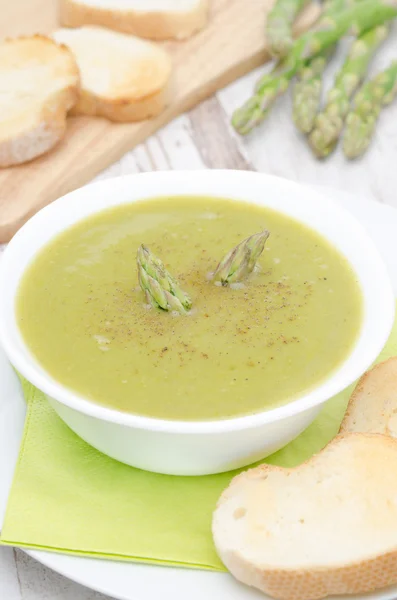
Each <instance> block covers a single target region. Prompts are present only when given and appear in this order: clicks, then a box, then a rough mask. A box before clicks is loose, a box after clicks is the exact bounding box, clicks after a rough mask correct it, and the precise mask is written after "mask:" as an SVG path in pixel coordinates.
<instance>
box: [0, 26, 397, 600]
mask: <svg viewBox="0 0 397 600" xmlns="http://www.w3.org/2000/svg"><path fill="white" fill-rule="evenodd" d="M341 55H342V53H340V55H339V56H338V57H336V58H335V61H334V66H335V67H336V68H337V65H338V61H339V62H340V59H341ZM391 57H394V58H397V27H396V28H395V29H394V32H393V35H392V37H391V38H390V40H389V41H388V42H387V44H385V47H384V50H382V52H381V56H380V57H379V58H378V59H377V60H376V61H375V62H374V65H373V70H374V71H376V70H377V68H379V67H382V66H386V65H387V64H388V62H389V60H390V58H391ZM257 77H258V73H252V74H250V75H249V76H247V77H245V78H243V79H241V80H239V81H237V82H236V83H234V84H233V85H231V86H229V87H228V88H227V89H225V90H223V91H222V92H220V93H218V95H217V97H215V98H212V99H210V100H208V101H206V102H204V103H203V104H202V105H200V106H199V107H198V108H196V109H195V110H193V111H192V112H191V113H189V114H186V115H184V116H182V117H180V118H178V119H177V120H176V121H174V122H173V123H171V124H170V125H168V126H167V127H165V128H164V129H163V130H162V131H160V132H159V133H158V134H157V135H156V136H154V137H152V138H151V139H149V140H148V141H147V142H146V143H145V144H143V145H142V146H139V147H138V148H136V149H135V150H134V151H132V152H129V153H128V154H126V155H125V156H124V157H123V158H122V160H120V161H119V162H118V163H116V164H115V165H113V166H112V167H111V168H109V169H108V170H107V171H106V172H104V173H102V174H101V175H100V176H99V177H98V179H101V178H106V177H114V176H117V175H121V174H124V173H136V172H141V171H151V170H168V169H202V168H205V167H207V168H226V169H250V170H258V171H263V172H266V173H271V174H274V175H279V176H282V177H287V178H289V179H293V180H295V181H299V182H303V183H310V184H320V185H327V186H331V187H335V188H339V189H342V190H345V191H350V192H353V193H355V194H358V195H361V196H363V197H368V198H372V199H373V200H376V201H378V202H384V203H387V204H391V205H393V206H395V207H396V208H397V102H396V103H395V104H394V106H392V107H390V108H389V109H387V111H385V112H384V114H383V116H382V119H381V122H380V123H379V127H378V129H377V135H376V138H375V140H374V142H373V144H372V147H371V149H370V151H369V152H368V153H367V155H366V156H365V157H364V158H363V159H361V160H359V161H357V162H353V163H351V162H347V161H346V160H345V159H344V157H343V155H342V153H341V152H340V151H338V152H336V153H335V154H334V155H333V156H332V157H331V158H330V159H329V160H327V161H325V162H318V161H317V160H315V159H314V158H313V156H312V155H311V152H310V150H309V149H308V147H307V145H306V143H305V140H304V139H302V137H301V136H300V135H299V134H298V133H297V132H296V131H295V129H294V127H293V125H292V123H291V118H290V99H289V97H285V98H283V99H282V101H280V102H279V105H278V106H277V107H276V108H275V110H274V111H273V113H272V115H271V117H270V119H269V120H268V121H266V122H265V123H264V124H263V125H262V127H261V128H260V129H259V130H258V131H256V132H255V133H254V134H253V135H251V136H250V137H249V138H244V139H241V138H238V137H237V136H236V135H235V134H234V132H233V131H232V130H231V128H230V125H229V120H230V115H231V113H232V111H233V109H234V108H236V107H237V106H238V105H239V104H240V103H241V102H242V101H243V100H245V99H246V97H247V95H248V94H249V93H250V90H251V89H252V86H253V83H254V81H255V80H256V78H257ZM331 81H332V73H330V74H329V82H331ZM101 599H102V600H104V599H105V596H103V595H101V594H98V593H97V592H93V591H91V590H88V589H86V588H83V587H82V586H79V585H77V584H75V583H73V582H71V581H69V580H67V579H65V578H64V577H62V576H60V575H58V574H56V573H53V572H52V571H50V570H49V569H47V568H45V567H43V566H41V565H40V564H39V563H37V562H35V561H34V560H33V559H31V558H29V557H28V556H27V555H26V554H24V553H23V552H21V551H20V550H12V549H5V548H1V549H0V600H101ZM153 600H155V599H153Z"/></svg>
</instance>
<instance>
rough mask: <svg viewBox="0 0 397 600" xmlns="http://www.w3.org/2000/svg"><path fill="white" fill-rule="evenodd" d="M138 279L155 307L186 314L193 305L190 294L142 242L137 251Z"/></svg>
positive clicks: (148, 300) (149, 301)
mask: <svg viewBox="0 0 397 600" xmlns="http://www.w3.org/2000/svg"><path fill="white" fill-rule="evenodd" d="M137 265H138V279H139V283H140V286H141V288H142V290H143V291H144V292H145V296H146V300H147V302H148V304H151V305H152V306H153V307H154V308H161V309H163V310H167V311H177V312H179V313H181V314H186V313H187V312H188V311H189V310H190V309H191V307H192V301H191V300H190V298H189V296H188V295H187V294H186V293H185V292H184V291H183V290H181V288H180V287H179V285H178V284H177V282H176V281H175V279H174V278H173V277H172V276H171V275H170V274H169V273H168V271H167V270H166V268H165V267H164V265H163V263H162V262H161V260H160V259H159V258H157V257H156V256H155V255H154V254H152V253H151V252H150V250H149V248H147V247H146V246H144V245H143V244H142V246H140V247H139V248H138V252H137Z"/></svg>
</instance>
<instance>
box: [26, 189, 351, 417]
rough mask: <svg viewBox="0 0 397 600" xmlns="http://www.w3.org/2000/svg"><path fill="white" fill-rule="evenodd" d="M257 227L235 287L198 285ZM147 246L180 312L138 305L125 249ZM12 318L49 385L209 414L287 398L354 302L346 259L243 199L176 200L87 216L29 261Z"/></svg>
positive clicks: (328, 356)
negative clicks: (176, 292) (261, 245)
mask: <svg viewBox="0 0 397 600" xmlns="http://www.w3.org/2000/svg"><path fill="white" fill-rule="evenodd" d="M263 228H266V229H268V230H269V231H270V237H269V239H268V241H267V242H266V246H265V250H264V252H263V254H262V256H261V258H260V259H259V265H260V270H259V272H257V273H254V274H253V275H252V276H251V278H250V279H249V280H248V281H247V282H246V284H245V287H243V288H241V289H231V288H230V287H218V286H216V285H214V283H212V282H210V281H208V273H209V272H211V271H213V270H214V269H215V267H216V266H217V264H218V262H219V260H220V259H221V258H223V256H224V255H225V253H226V252H227V251H228V250H230V249H231V248H233V247H234V246H235V245H236V244H238V243H239V242H241V241H242V240H243V239H244V238H246V237H247V236H249V235H250V234H252V233H256V232H257V231H260V230H261V229H263ZM142 243H144V244H145V245H147V246H148V247H149V248H150V249H151V251H152V252H154V253H155V254H156V255H157V256H158V257H159V258H161V259H162V260H163V261H164V263H165V265H166V267H167V269H168V270H169V271H170V272H171V273H172V274H173V276H174V277H175V278H176V279H177V280H178V282H179V284H180V286H181V287H182V288H183V289H184V290H185V291H186V292H188V293H189V294H190V296H191V298H192V301H193V310H192V313H191V314H189V315H180V316H175V315H173V314H171V313H169V312H164V311H161V310H160V309H154V308H152V309H150V310H149V309H148V307H147V305H145V297H144V294H143V292H142V290H141V289H140V287H139V285H138V279H137V267H136V252H137V248H138V246H139V245H140V244H142ZM17 316H18V322H19V327H20V330H21V332H22V335H23V337H24V339H25V341H26V343H27V344H28V347H29V348H30V350H31V352H32V353H33V355H34V356H35V357H36V359H37V361H38V362H39V363H40V364H41V365H42V367H43V368H44V369H46V370H47V372H48V373H49V374H50V375H51V376H52V377H53V378H54V379H56V380H57V381H58V382H60V383H61V384H64V385H65V386H68V387H69V388H71V389H73V390H74V391H75V392H77V393H78V394H80V395H82V396H85V397H86V398H89V399H91V400H92V401H94V402H96V403H99V404H102V405H105V406H108V407H112V408H115V409H118V410H121V411H126V412H130V413H134V414H139V415H146V416H151V417H157V418H165V419H176V420H210V419H219V418H229V417H236V416H241V415H247V414H251V413H255V412H259V411H263V410H267V409H270V408H274V407H277V406H280V405H282V404H285V403H287V402H290V401H292V400H294V399H296V398H297V397H298V396H300V395H302V394H304V393H305V392H307V391H309V390H310V389H311V388H313V387H314V386H315V385H316V384H318V383H319V382H320V381H321V380H324V379H325V378H326V377H327V376H329V375H330V374H331V373H332V371H333V370H334V369H335V368H336V367H337V366H338V365H339V364H340V363H341V362H342V361H343V360H344V359H345V358H346V356H347V355H348V353H349V351H350V350H351V348H352V345H353V343H354V341H355V340H356V337H357V336H358V333H359V330H360V324H361V320H362V297H361V291H360V287H359V284H358V282H357V281H356V279H355V276H354V273H353V271H352V269H351V268H350V266H349V264H348V262H347V261H346V259H345V258H344V257H343V256H342V255H341V254H340V253H339V252H338V251H337V250H336V249H335V248H333V247H332V246H331V245H330V244H329V243H328V242H327V241H326V240H324V239H323V238H322V237H320V236H319V235H318V234H317V233H316V232H314V231H312V230H311V229H309V228H307V227H305V226H304V225H302V224H300V223H298V222H296V221H294V220H292V219H290V218H288V217H286V216H285V215H282V214H281V213H278V212H275V211H272V210H269V209H266V208H262V207H258V206H255V205H251V204H247V203H243V202H234V201H228V200H222V199H211V198H195V197H186V198H183V197H177V198H167V199H154V200H151V201H141V202H137V203H132V204H128V205H124V206H120V207H117V208H112V209H110V210H107V211H104V212H101V213H98V214H97V215H95V216H93V217H90V218H88V219H86V220H84V221H81V222H79V223H78V224H77V225H75V226H73V227H72V228H70V229H68V230H66V231H65V232H64V233H62V234H61V235H60V236H58V237H57V238H55V239H54V240H53V241H52V242H50V243H49V244H48V245H47V246H46V247H45V248H44V249H43V250H42V251H41V252H40V253H39V254H38V255H37V256H36V257H35V258H34V260H33V262H32V264H31V265H30V266H29V268H28V269H27V271H26V273H25V275H24V277H23V279H22V281H21V284H20V288H19V294H18V299H17Z"/></svg>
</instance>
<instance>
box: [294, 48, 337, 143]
mask: <svg viewBox="0 0 397 600" xmlns="http://www.w3.org/2000/svg"><path fill="white" fill-rule="evenodd" d="M333 49H334V48H331V49H328V50H324V52H322V53H321V54H319V55H318V56H315V57H314V58H312V59H311V60H309V61H307V63H306V64H305V65H304V67H303V68H302V69H300V70H299V71H298V81H297V83H296V84H295V88H294V93H293V112H292V116H293V119H294V123H295V125H296V127H297V128H298V129H299V131H301V132H302V133H310V132H311V130H312V129H313V127H314V123H315V119H316V116H317V113H318V110H319V106H320V102H321V94H322V90H323V83H322V81H323V74H324V71H325V68H326V66H327V64H328V61H329V59H330V56H331V54H332V52H331V50H333Z"/></svg>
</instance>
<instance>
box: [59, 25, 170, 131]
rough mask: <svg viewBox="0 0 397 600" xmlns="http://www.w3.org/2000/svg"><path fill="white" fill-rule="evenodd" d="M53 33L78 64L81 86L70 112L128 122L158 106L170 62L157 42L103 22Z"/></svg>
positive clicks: (161, 105)
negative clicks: (110, 26) (106, 26)
mask: <svg viewBox="0 0 397 600" xmlns="http://www.w3.org/2000/svg"><path fill="white" fill-rule="evenodd" d="M52 35H53V38H54V39H55V40H56V41H57V42H59V43H62V44H65V45H67V46H68V47H69V48H70V50H71V51H72V52H73V54H74V56H75V58H76V60H77V64H78V66H79V69H80V73H81V86H82V90H81V95H80V99H79V101H78V103H77V104H76V106H75V107H74V110H73V114H81V115H96V116H102V117H106V118H108V119H110V120H112V121H119V122H130V121H141V120H143V119H147V118H149V117H153V116H155V115H158V114H159V113H160V112H162V110H163V109H164V107H165V105H166V103H167V99H168V92H169V90H168V83H169V79H170V75H171V68H172V67H171V60H170V58H169V56H168V54H167V53H166V52H165V51H164V50H163V49H162V48H159V47H158V46H157V45H156V44H154V43H153V42H148V41H146V40H141V39H140V38H136V37H134V36H131V35H125V34H123V33H117V32H114V31H110V30H109V29H104V28H102V27H81V28H79V29H59V30H58V31H56V32H55V33H53V34H52Z"/></svg>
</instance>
